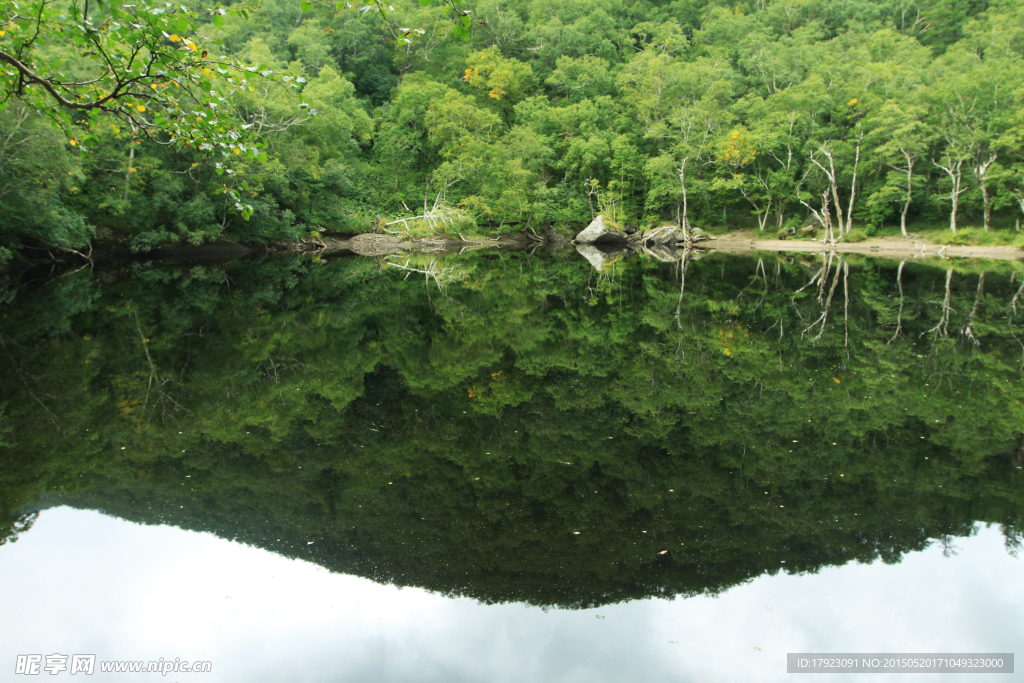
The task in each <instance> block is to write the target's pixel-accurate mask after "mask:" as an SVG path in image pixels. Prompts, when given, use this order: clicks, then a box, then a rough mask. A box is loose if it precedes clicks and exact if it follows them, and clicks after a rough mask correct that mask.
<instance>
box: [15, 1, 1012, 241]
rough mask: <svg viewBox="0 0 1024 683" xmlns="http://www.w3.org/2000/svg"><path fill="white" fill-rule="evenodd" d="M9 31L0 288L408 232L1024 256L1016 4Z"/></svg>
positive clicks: (265, 16)
mask: <svg viewBox="0 0 1024 683" xmlns="http://www.w3.org/2000/svg"><path fill="white" fill-rule="evenodd" d="M423 4H426V5H427V6H426V7H424V6H422V5H423ZM18 7H19V6H16V5H15V3H12V2H5V3H3V7H2V8H0V62H2V66H0V91H2V94H3V101H2V104H0V107H2V108H0V206H2V208H3V212H4V219H3V221H2V223H0V257H2V258H5V259H9V258H11V257H13V256H15V255H17V254H21V253H25V252H26V250H32V249H36V250H39V249H64V250H78V251H82V250H85V249H87V248H89V247H90V246H91V245H93V244H100V243H107V244H119V245H124V246H126V247H130V248H131V249H132V250H134V251H136V252H144V251H147V250H150V249H153V248H154V247H158V246H161V245H172V244H183V245H184V244H187V245H198V244H202V243H207V242H214V241H234V242H243V243H262V244H266V243H275V242H294V241H296V240H299V239H301V238H303V237H309V236H310V235H326V234H353V233H360V232H366V231H369V230H370V229H371V227H372V226H373V225H374V223H375V221H378V218H379V217H383V218H386V219H388V220H389V221H390V220H396V219H398V218H402V217H407V218H408V217H416V216H428V217H430V220H429V221H426V222H424V226H423V229H425V230H426V229H427V228H428V227H429V228H430V229H431V230H438V231H442V232H443V231H445V230H448V231H450V232H456V231H461V232H463V233H465V234H476V235H490V236H493V235H499V234H502V233H510V232H519V231H535V232H541V231H542V230H550V229H552V228H554V229H556V230H562V231H564V232H566V233H568V234H572V233H574V232H575V231H577V230H579V229H580V228H581V227H582V226H584V225H586V223H587V222H589V221H590V220H591V219H592V218H593V217H594V216H595V215H597V214H598V213H605V214H609V215H612V216H614V217H615V219H616V220H618V221H624V222H629V223H633V224H637V225H647V224H650V223H652V222H654V223H657V222H660V221H665V220H669V221H674V222H677V223H679V224H683V225H686V224H693V225H698V226H701V227H704V228H707V229H711V230H718V229H730V228H746V229H752V230H754V231H755V232H758V233H759V234H760V233H771V234H773V235H774V234H776V233H779V232H780V231H782V232H783V233H785V232H793V231H798V230H800V229H801V228H804V227H806V226H811V227H815V228H818V229H820V230H822V231H828V230H832V231H833V232H834V234H835V235H837V236H838V238H848V237H850V236H851V235H854V236H855V237H856V238H863V235H873V234H882V233H886V231H888V233H893V232H895V233H897V234H898V233H899V232H900V231H901V230H902V232H903V233H904V234H906V232H907V230H908V229H911V230H918V229H920V230H924V229H934V230H938V229H942V230H945V231H950V230H952V231H954V232H955V231H956V230H957V228H958V227H959V228H960V231H961V233H963V232H964V228H968V229H969V230H970V231H973V232H974V233H975V234H977V233H988V232H989V231H991V232H992V233H993V234H996V235H999V236H1002V237H1000V239H1003V240H1004V241H1007V242H1010V241H1013V240H1018V241H1019V234H1020V233H1019V224H1020V219H1021V217H1022V215H1024V100H1022V98H1024V77H1022V74H1024V2H1021V0H991V1H986V0H899V1H898V2H882V1H881V0H743V1H742V2H735V1H734V2H729V3H725V2H719V1H718V0H672V1H662V0H587V1H586V2H582V1H579V0H575V1H565V0H558V1H555V0H507V1H505V2H499V1H498V0H474V1H473V2H469V0H466V2H464V3H459V2H453V3H448V4H447V5H442V6H438V5H434V6H430V3H429V2H426V3H422V2H411V1H409V0H401V2H397V3H396V4H395V6H394V7H393V8H392V9H388V8H385V7H384V6H383V5H380V6H375V5H362V4H360V3H355V6H350V5H349V4H348V3H345V2H339V3H337V4H334V3H325V2H311V1H309V0H302V1H301V2H299V1H298V0H265V1H264V2H262V3H261V4H258V5H240V4H231V3H229V4H227V5H224V6H222V5H221V4H219V3H218V4H217V5H216V6H213V7H209V8H204V7H200V6H198V5H196V6H193V5H187V6H181V7H172V6H171V5H167V7H166V8H164V7H163V6H162V5H159V4H158V3H151V2H149V1H148V0H146V1H144V2H141V3H136V4H134V5H128V4H125V3H124V2H123V1H122V0H108V1H106V2H96V1H94V2H93V6H92V7H91V8H90V5H89V2H88V1H85V2H84V4H83V2H82V1H81V0H70V2H69V3H68V4H67V6H66V7H65V6H64V5H61V4H53V3H47V2H43V1H42V0H33V1H30V2H25V3H23V6H21V9H18ZM36 9H38V14H33V12H35V10H36ZM367 10H368V11H367ZM19 12H20V14H19ZM129 15H130V18H129V19H127V20H126V19H125V17H126V16H129ZM161 22H163V23H161ZM428 224H429V225H428ZM908 225H909V226H910V227H909V228H908Z"/></svg>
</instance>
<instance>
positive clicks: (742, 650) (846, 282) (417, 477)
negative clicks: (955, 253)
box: [0, 248, 1024, 682]
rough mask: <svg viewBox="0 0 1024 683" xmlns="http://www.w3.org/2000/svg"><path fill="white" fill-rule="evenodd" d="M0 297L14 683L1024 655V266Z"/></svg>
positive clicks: (0, 495) (0, 474)
mask: <svg viewBox="0 0 1024 683" xmlns="http://www.w3.org/2000/svg"><path fill="white" fill-rule="evenodd" d="M584 256H587V255H586V254H585V255H584ZM0 303H2V314H0V372H2V377H3V380H2V384H0V404H2V415H0V539H4V541H5V542H4V543H3V544H2V546H0V577H2V580H3V581H4V582H5V584H6V585H7V586H9V590H8V598H7V602H6V605H5V609H4V610H3V612H2V614H0V632H2V633H4V639H3V645H2V646H0V660H2V661H3V662H4V663H3V664H2V666H0V670H3V671H7V672H10V671H14V667H15V660H16V659H17V657H18V656H19V655H32V654H39V655H43V656H44V659H43V660H42V663H43V665H45V664H46V659H45V656H46V655H51V654H55V653H56V654H63V655H74V654H95V655H96V671H95V674H94V677H95V679H96V680H111V681H115V680H116V681H132V680H140V681H141V680H156V679H157V677H158V675H157V673H152V672H151V673H135V674H133V673H130V672H121V673H116V672H110V673H106V672H103V671H101V670H100V663H101V662H107V663H110V662H114V661H121V660H124V661H134V660H140V661H146V662H148V661H152V660H159V659H160V658H163V660H164V661H173V660H175V658H180V660H183V661H188V662H193V661H205V662H210V663H212V668H211V670H210V671H209V672H205V673H196V672H187V673H186V672H183V671H181V670H180V669H179V671H172V672H171V673H170V674H169V675H166V676H159V678H160V679H161V680H166V681H171V680H181V681H192V680H195V681H240V680H245V681H279V680H295V681H311V682H313V681H316V682H319V681H385V680H395V681H524V680H531V681H588V682H590V681H633V680H650V681H706V680H716V681H750V680H758V681H776V680H785V679H788V678H791V677H792V675H791V674H787V673H786V666H787V660H786V655H787V653H791V652H805V653H874V652H877V653H969V652H977V653H1012V652H1013V650H1014V647H1015V646H1016V645H1017V644H1019V643H1020V642H1021V641H1022V638H1024V626H1022V622H1021V620H1020V614H1021V613H1022V611H1024V573H1022V572H1021V569H1022V565H1021V561H1020V560H1019V559H1018V550H1019V549H1020V547H1021V541H1022V531H1024V477H1022V474H1024V470H1022V467H1024V404H1022V400H1024V386H1022V383H1021V379H1022V363H1024V263H1022V262H1020V261H981V260H962V261H956V260H942V259H932V260H927V261H921V260H915V259H912V258H908V259H907V260H906V261H891V260H881V259H873V258H870V257H868V256H865V255H856V254H847V255H842V254H813V253H800V254H795V253H790V254H787V253H774V254H760V255H757V254H755V255H752V256H736V255H728V254H723V253H716V252H713V251H712V252H705V253H695V252H689V251H688V252H686V253H685V254H683V253H678V254H676V253H673V254H650V255H648V256H638V255H636V254H631V253H622V254H601V255H599V257H597V258H595V257H593V255H591V256H587V258H581V256H580V254H578V253H576V252H575V251H572V250H567V251H561V252H559V251H547V250H545V249H543V248H541V249H537V250H534V251H533V252H525V251H500V250H485V249H482V250H475V251H467V252H466V253H463V254H434V255H431V254H411V255H391V256H387V257H385V256H380V257H376V258H371V257H352V256H340V255H339V256H337V257H326V256H320V255H312V256H311V255H309V254H305V255H276V256H261V257H255V256H253V257H249V258H244V259H240V260H236V261H231V262H224V263H198V262H195V263H191V262H173V263H172V262H167V261H164V262H160V261H149V262H145V261H137V262H125V263H107V264H103V263H99V264H96V265H95V267H85V268H79V269H77V270H68V271H66V272H64V273H60V274H56V273H49V272H47V271H43V272H38V273H37V272H34V271H30V272H27V273H24V274H22V275H20V276H18V277H13V276H12V278H11V279H10V280H9V281H8V282H7V283H6V285H5V286H4V288H3V289H0ZM69 666H70V663H69ZM43 675H44V676H45V675H47V674H46V673H45V672H44V673H43ZM56 675H70V674H69V671H63V672H57V674H56ZM4 676H9V677H10V678H9V679H10V680H23V676H21V675H17V674H10V673H7V674H4ZM962 678H963V674H956V673H950V674H932V676H931V677H930V678H929V680H943V681H944V680H950V681H952V680H961V679H962ZM980 678H981V677H972V680H980ZM0 679H2V680H8V678H4V677H0ZM850 679H851V677H850V676H849V675H843V674H834V675H829V674H822V675H820V676H819V677H818V678H815V680H822V681H827V680H850ZM891 679H892V675H890V674H867V675H860V676H858V677H857V679H856V680H879V681H882V680H891ZM996 679H997V680H1012V679H1014V675H1013V674H1010V675H999V676H997V677H996Z"/></svg>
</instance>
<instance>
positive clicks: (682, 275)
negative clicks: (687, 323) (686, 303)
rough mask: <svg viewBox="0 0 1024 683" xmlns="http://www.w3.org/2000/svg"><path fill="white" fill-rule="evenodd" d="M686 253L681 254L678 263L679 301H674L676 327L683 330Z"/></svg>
mask: <svg viewBox="0 0 1024 683" xmlns="http://www.w3.org/2000/svg"><path fill="white" fill-rule="evenodd" d="M687 254H688V252H683V258H682V260H681V261H680V262H679V300H678V301H676V327H678V328H679V329H683V321H682V313H683V292H685V291H686V265H687V261H688V259H687V258H686V257H687Z"/></svg>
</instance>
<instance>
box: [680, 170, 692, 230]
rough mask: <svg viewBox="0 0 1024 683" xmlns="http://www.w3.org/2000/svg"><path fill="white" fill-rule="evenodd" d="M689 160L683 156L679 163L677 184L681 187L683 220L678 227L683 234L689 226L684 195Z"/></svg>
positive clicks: (686, 199) (686, 202) (686, 201)
mask: <svg viewBox="0 0 1024 683" xmlns="http://www.w3.org/2000/svg"><path fill="white" fill-rule="evenodd" d="M689 160H690V158H689V157H685V158H684V159H683V161H682V163H681V164H680V165H679V185H680V186H681V187H682V189H683V220H682V222H681V223H680V224H679V227H680V228H682V229H683V234H687V233H688V231H689V227H690V217H689V215H688V208H689V206H688V204H689V202H688V197H687V195H686V162H687V161H689Z"/></svg>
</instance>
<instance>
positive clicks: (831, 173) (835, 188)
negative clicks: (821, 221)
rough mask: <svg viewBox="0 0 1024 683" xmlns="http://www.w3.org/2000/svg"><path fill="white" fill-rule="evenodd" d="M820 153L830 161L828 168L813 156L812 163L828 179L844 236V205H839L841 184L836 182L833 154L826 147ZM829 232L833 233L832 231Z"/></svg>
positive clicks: (819, 149)
mask: <svg viewBox="0 0 1024 683" xmlns="http://www.w3.org/2000/svg"><path fill="white" fill-rule="evenodd" d="M818 151H819V152H821V153H822V154H823V155H824V156H825V158H826V159H828V168H825V166H824V164H822V163H821V162H819V161H818V160H817V159H815V158H814V156H813V155H812V156H811V162H812V163H813V164H814V165H815V166H817V167H818V168H820V169H821V171H822V173H824V174H825V177H826V178H828V184H829V188H830V189H831V190H832V199H833V200H835V204H836V223H837V224H838V228H839V235H840V236H842V235H843V234H844V231H843V205H842V204H840V203H839V184H838V182H837V181H836V165H835V160H834V159H833V158H832V152H831V151H830V150H827V149H825V148H824V147H819V148H818ZM829 232H831V230H830V231H829Z"/></svg>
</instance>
